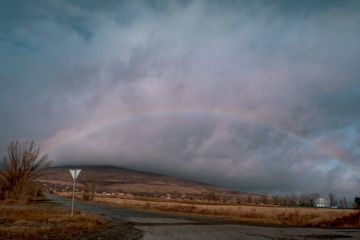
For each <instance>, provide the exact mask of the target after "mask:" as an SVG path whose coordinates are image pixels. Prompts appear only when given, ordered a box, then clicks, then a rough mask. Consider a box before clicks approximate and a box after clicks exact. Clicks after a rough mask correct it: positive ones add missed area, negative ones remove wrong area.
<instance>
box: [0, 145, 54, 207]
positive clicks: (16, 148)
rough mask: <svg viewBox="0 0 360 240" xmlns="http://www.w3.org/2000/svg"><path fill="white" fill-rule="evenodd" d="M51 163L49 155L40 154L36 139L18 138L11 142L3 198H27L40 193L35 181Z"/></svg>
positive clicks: (2, 175) (0, 175)
mask: <svg viewBox="0 0 360 240" xmlns="http://www.w3.org/2000/svg"><path fill="white" fill-rule="evenodd" d="M49 165H50V162H48V161H47V155H43V156H40V148H39V146H37V145H35V143H34V141H27V140H16V141H13V142H11V143H10V144H9V146H8V148H7V155H5V156H4V160H3V164H2V171H1V173H0V184H1V185H2V191H1V196H0V197H1V198H10V199H15V200H26V199H30V198H31V197H36V196H38V195H40V189H39V188H38V187H37V185H36V184H35V182H34V179H35V178H36V177H38V176H39V172H40V170H41V169H43V168H46V167H48V166H49Z"/></svg>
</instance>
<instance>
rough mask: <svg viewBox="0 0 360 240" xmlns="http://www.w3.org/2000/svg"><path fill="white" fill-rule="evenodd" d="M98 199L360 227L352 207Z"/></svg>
mask: <svg viewBox="0 0 360 240" xmlns="http://www.w3.org/2000/svg"><path fill="white" fill-rule="evenodd" d="M94 200H95V201H97V202H103V203H110V204H117V205H120V206H123V207H130V208H142V209H151V210H158V211H169V212H175V213H189V214H196V215H205V216H216V217H221V218H225V219H227V220H232V221H240V222H248V223H259V224H274V225H291V226H321V227H335V226H336V227H359V226H360V225H359V220H358V219H359V218H358V217H357V216H358V213H357V211H355V210H352V209H329V208H293V207H279V206H250V205H229V204H227V205H222V204H218V205H215V204H205V203H202V204H190V203H179V202H164V201H146V200H137V199H122V198H111V197H99V196H98V197H95V199H94Z"/></svg>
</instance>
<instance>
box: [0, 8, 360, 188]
mask: <svg viewBox="0 0 360 240" xmlns="http://www.w3.org/2000/svg"><path fill="white" fill-rule="evenodd" d="M1 5H2V6H1V8H0V9H1V10H0V16H1V19H0V20H1V21H0V55H1V64H0V78H1V88H0V114H1V121H2V126H1V133H2V134H1V136H0V146H1V147H2V149H4V147H5V146H6V144H7V143H8V142H9V141H10V140H11V139H14V138H18V137H27V138H35V139H36V140H38V141H39V142H41V143H42V145H43V146H51V148H49V149H50V155H51V156H52V158H53V160H54V162H55V163H58V164H61V163H65V162H66V163H69V162H87V163H96V162H99V160H101V162H102V163H103V162H107V163H111V164H117V165H122V166H127V167H133V168H138V169H143V170H151V171H155V172H161V173H165V174H173V175H177V176H182V177H188V178H191V179H195V180H200V181H205V182H208V183H214V184H220V185H225V186H230V187H232V188H235V189H239V190H244V191H260V192H286V191H304V192H309V191H320V192H321V191H322V192H327V191H339V192H340V191H342V192H345V193H348V194H351V193H352V192H353V191H354V190H353V188H354V186H355V185H356V184H358V174H359V172H358V168H357V167H356V166H357V165H358V164H359V160H358V159H359V125H360V122H359V111H358V102H359V101H358V100H360V91H359V83H360V80H359V76H360V74H359V73H360V72H359V69H358V66H357V65H358V62H359V60H360V59H359V56H360V45H359V42H360V27H359V26H360V17H359V16H358V12H359V10H360V4H359V2H358V1H301V2H293V1H276V2H275V1H274V2H273V1H210V2H209V1H176V2H175V1H171V2H169V1H143V2H141V1H121V2H118V1H114V2H112V1H107V2H106V3H101V4H100V3H99V2H98V1H56V2H54V1H52V2H49V1H31V2H26V3H23V2H20V3H19V2H14V1H8V3H5V2H3V3H1ZM186 109H187V111H186ZM144 112H147V113H150V114H144ZM161 112H162V114H160V113H161ZM164 112H165V113H164ZM179 112H187V113H182V114H181V113H179ZM211 112H212V113H211ZM219 112H220V113H219ZM141 113H142V114H141ZM126 116H127V117H126ZM131 116H138V117H131ZM114 118H124V119H125V120H122V121H118V122H116V124H115V123H113V124H108V125H107V124H106V123H105V124H104V123H103V122H104V121H103V119H114ZM105 122H106V121H105ZM99 125H100V126H99ZM101 125H105V126H101ZM77 135H78V136H77Z"/></svg>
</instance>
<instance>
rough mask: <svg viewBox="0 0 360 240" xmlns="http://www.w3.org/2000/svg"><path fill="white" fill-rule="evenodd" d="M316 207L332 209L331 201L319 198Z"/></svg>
mask: <svg viewBox="0 0 360 240" xmlns="http://www.w3.org/2000/svg"><path fill="white" fill-rule="evenodd" d="M315 207H324V208H327V207H330V200H329V199H328V198H322V197H320V198H317V199H316V200H315Z"/></svg>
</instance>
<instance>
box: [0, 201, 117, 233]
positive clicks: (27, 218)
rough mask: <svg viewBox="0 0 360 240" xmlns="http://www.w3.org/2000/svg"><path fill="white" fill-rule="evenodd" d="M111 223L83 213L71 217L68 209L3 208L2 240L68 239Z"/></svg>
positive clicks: (0, 226)
mask: <svg viewBox="0 0 360 240" xmlns="http://www.w3.org/2000/svg"><path fill="white" fill-rule="evenodd" d="M109 226H110V223H109V222H108V221H106V220H105V219H103V218H102V217H101V216H99V215H96V214H89V213H84V212H80V211H76V212H75V213H74V216H73V218H71V217H70V212H69V210H68V209H63V208H56V207H50V206H47V207H39V206H34V205H28V206H14V205H12V206H9V205H2V206H1V205H0V239H1V240H2V239H4V240H5V239H6V240H13V239H29V240H37V239H55V240H56V239H68V238H71V237H74V236H77V235H80V234H83V233H91V232H96V231H99V230H101V229H105V228H107V227H109Z"/></svg>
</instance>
